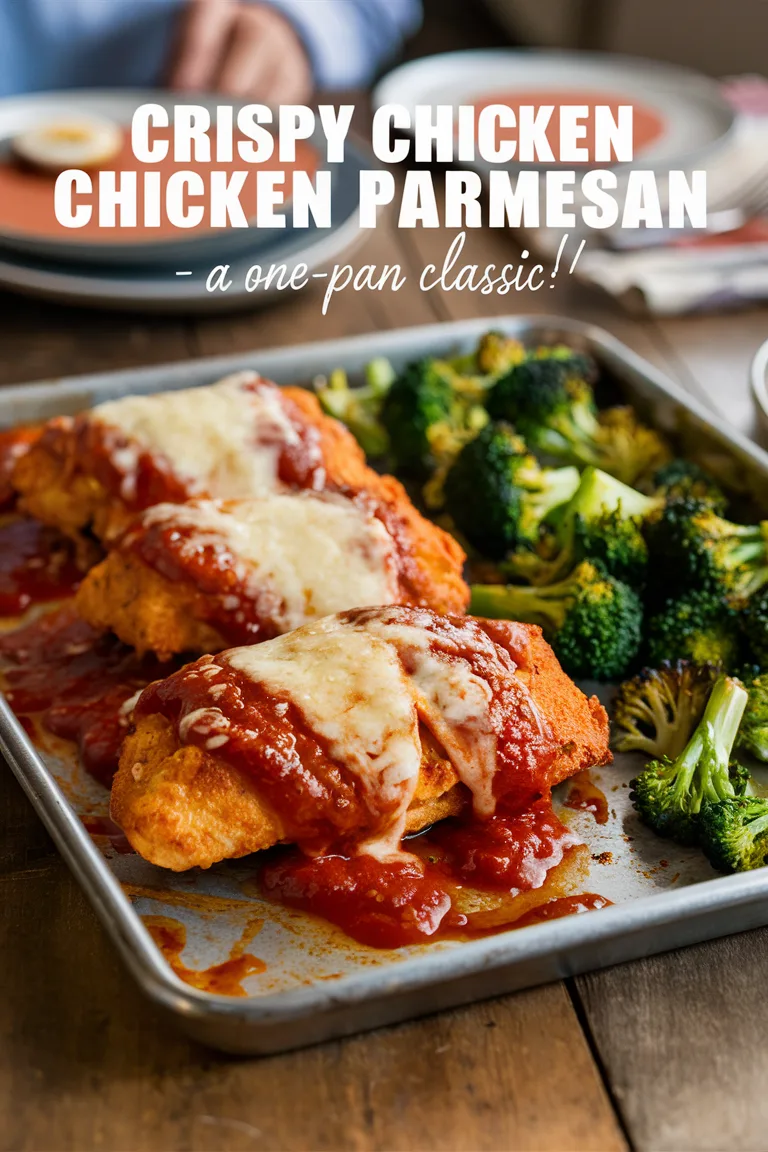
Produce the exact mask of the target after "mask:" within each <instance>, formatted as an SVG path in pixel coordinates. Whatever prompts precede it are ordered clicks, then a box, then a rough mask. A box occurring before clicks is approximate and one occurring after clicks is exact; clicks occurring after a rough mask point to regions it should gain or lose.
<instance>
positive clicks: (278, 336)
mask: <svg viewBox="0 0 768 1152" xmlns="http://www.w3.org/2000/svg"><path fill="white" fill-rule="evenodd" d="M443 46H446V47H450V46H451V45H450V44H449V43H446V44H444V45H443ZM449 242H450V237H447V236H446V235H445V234H444V233H442V231H439V230H438V231H421V230H416V231H414V232H412V233H405V232H397V231H396V230H394V229H393V228H392V225H391V221H390V222H386V221H385V222H383V224H382V226H381V228H380V229H379V230H377V231H376V232H375V233H373V234H372V235H371V236H370V238H369V239H368V240H367V242H366V245H365V246H364V247H363V248H361V249H360V250H358V251H357V252H356V254H355V263H356V264H357V265H360V264H361V263H365V262H368V261H370V262H374V263H375V262H379V263H381V262H385V261H388V262H389V263H392V262H394V261H398V260H399V261H401V262H402V264H403V267H404V268H408V269H410V270H411V272H413V271H414V270H418V269H420V268H421V267H422V266H423V264H424V263H426V262H428V261H431V262H436V263H439V262H441V261H442V257H443V255H444V253H445V251H446V248H447V246H448V243H449ZM515 252H516V249H515V246H514V242H513V241H512V240H511V239H510V238H509V237H508V236H506V235H504V234H499V233H493V234H491V233H488V232H483V231H479V232H477V233H470V234H469V241H468V245H467V249H466V259H467V260H468V261H470V262H477V263H480V264H485V263H487V262H496V263H503V262H504V261H505V260H506V259H514V256H515ZM414 281H415V278H414V276H413V275H412V276H411V277H410V279H409V285H408V287H407V288H406V289H403V290H402V291H401V292H400V293H398V294H396V295H391V294H389V293H387V294H382V295H378V294H371V293H364V294H363V293H361V294H359V295H356V294H349V293H348V294H345V296H344V297H343V298H337V299H336V300H335V301H334V303H333V304H332V306H331V309H330V311H329V314H328V316H327V317H325V318H323V317H321V315H320V300H319V296H318V293H317V292H309V293H307V294H306V295H302V296H297V297H294V298H292V299H290V300H288V301H286V302H284V303H281V304H280V305H278V306H276V307H274V308H271V309H270V310H268V311H264V312H254V313H252V314H249V315H244V316H237V317H215V318H211V319H201V320H195V321H186V320H157V319H144V318H135V317H133V318H131V317H122V316H119V315H114V316H112V315H109V314H105V315H103V316H101V315H96V314H93V313H90V312H85V311H80V310H77V309H71V308H63V307H56V306H53V305H45V304H40V303H36V302H33V301H25V300H22V299H20V298H14V297H10V296H5V295H3V296H0V383H9V382H18V381H22V380H32V379H37V378H41V377H46V378H51V377H57V376H61V375H65V374H71V373H79V372H85V371H92V370H97V369H108V368H119V367H124V366H128V365H139V364H148V363H153V362H154V363H157V362H162V361H167V360H176V359H183V358H187V357H193V356H201V355H208V354H217V353H224V352H228V351H234V350H238V349H249V348H253V349H258V348H263V347H266V346H268V345H277V344H283V343H291V344H293V343H298V342H303V341H308V340H312V339H317V338H330V337H334V336H341V335H351V334H354V333H362V332H372V333H374V335H373V337H372V341H371V350H372V352H375V348H376V344H375V332H376V331H377V330H383V329H386V328H392V327H397V326H401V325H409V324H417V323H424V322H430V321H434V320H451V319H457V318H460V317H465V316H476V315H481V316H488V317H491V316H492V315H494V314H500V313H503V312H526V313H531V312H536V313H548V314H554V313H560V314H566V315H569V316H576V317H579V318H582V319H589V320H592V321H594V322H596V323H600V324H602V325H603V326H604V327H606V328H608V329H609V330H610V331H612V332H613V333H614V334H616V335H617V336H619V337H620V338H621V339H623V340H625V341H626V342H627V343H628V344H629V345H630V346H632V347H633V348H634V349H636V350H637V351H638V352H640V353H641V354H642V355H644V356H646V357H648V358H649V359H651V360H652V361H653V362H654V363H655V364H657V365H658V366H660V367H662V368H663V369H664V370H666V371H667V372H668V373H669V374H670V375H672V376H674V377H675V378H676V379H678V380H679V381H680V382H681V383H682V384H683V385H684V386H685V387H686V388H688V389H690V390H691V391H692V392H696V393H697V394H698V395H699V396H701V397H703V398H704V399H706V401H707V402H708V403H709V404H711V406H712V407H713V409H714V410H715V411H716V412H717V413H718V414H720V416H721V417H722V418H724V419H731V420H733V421H734V422H735V423H737V424H738V425H739V427H741V428H742V429H743V430H745V431H750V430H753V428H754V422H753V412H752V408H751V405H750V402H749V393H748V389H747V378H746V369H747V365H748V362H749V358H750V356H751V354H752V352H753V351H754V350H755V348H756V347H757V345H758V344H759V343H760V342H761V341H762V339H764V338H765V336H766V335H768V312H766V311H765V310H762V309H753V310H751V311H746V312H742V313H738V314H734V315H730V316H723V317H717V318H714V319H713V318H709V317H706V318H696V319H686V320H675V321H668V322H665V323H659V322H651V321H642V322H640V321H637V320H630V319H628V318H627V317H626V316H625V315H623V314H622V313H621V312H619V311H618V310H617V309H616V307H615V306H614V305H613V304H612V303H611V302H610V301H608V300H606V299H605V298H604V297H602V296H599V295H597V294H596V293H591V292H589V291H587V290H585V289H583V288H580V287H579V286H578V285H577V284H575V283H574V282H565V283H559V284H558V285H557V287H556V288H555V289H554V290H552V291H550V290H549V289H547V290H545V291H543V292H541V293H537V294H526V295H525V296H522V297H508V298H506V299H505V300H504V299H501V300H500V299H496V298H488V297H478V296H476V295H470V294H461V293H456V292H453V293H445V292H435V293H429V294H422V293H420V292H419V291H418V290H417V289H416V287H415V282H414ZM256 363H258V361H256ZM767 947H768V931H758V932H752V933H748V934H744V935H742V936H737V937H732V938H730V939H727V940H721V941H717V942H714V943H711V944H705V945H700V946H697V947H695V948H689V949H687V950H684V951H681V952H677V953H674V954H670V955H666V956H659V957H655V958H651V959H648V960H642V961H638V962H636V963H633V964H627V965H623V966H621V967H617V968H614V969H610V970H606V971H602V972H598V973H594V974H591V975H588V976H584V977H581V978H579V979H576V980H573V981H569V982H568V983H567V985H566V984H556V985H551V986H549V987H545V988H540V989H534V990H532V991H528V992H523V993H519V994H516V995H514V996H508V997H504V998H502V999H498V1000H495V1001H491V1002H488V1003H485V1004H480V1005H476V1006H473V1007H469V1008H465V1009H462V1010H459V1011H455V1012H450V1013H445V1014H443V1015H441V1016H437V1017H433V1018H429V1019H425V1020H421V1021H418V1022H415V1023H411V1024H405V1025H402V1026H400V1027H396V1028H390V1029H385V1030H381V1031H379V1032H376V1033H372V1034H368V1035H364V1036H360V1037H353V1038H352V1039H349V1040H344V1041H340V1042H338V1043H333V1044H327V1045H324V1046H322V1047H318V1048H314V1049H310V1050H307V1051H304V1052H297V1053H291V1054H288V1055H283V1056H279V1057H273V1058H268V1059H260V1060H246V1059H230V1058H225V1057H222V1056H218V1055H216V1054H214V1053H211V1052H209V1051H206V1050H205V1049H203V1048H201V1047H199V1046H197V1045H195V1044H193V1043H191V1042H189V1041H187V1040H185V1039H184V1038H183V1037H181V1036H180V1035H179V1034H178V1033H177V1032H176V1031H175V1030H174V1028H173V1027H172V1026H171V1025H170V1024H169V1022H168V1021H167V1020H166V1019H165V1018H164V1017H163V1016H162V1015H161V1014H160V1013H159V1011H158V1010H156V1009H155V1008H153V1007H152V1006H151V1005H149V1004H148V1003H146V1002H145V1001H144V1000H143V999H142V997H141V996H140V994H139V993H138V991H137V990H136V988H135V987H134V985H133V982H132V981H131V979H130V977H129V976H128V974H127V973H126V972H125V971H124V970H123V968H122V966H121V964H120V962H119V961H118V959H117V957H116V955H115V953H114V951H113V949H112V948H111V946H110V944H109V942H108V941H107V939H106V937H105V936H104V933H103V932H102V930H101V928H100V926H99V925H98V923H97V921H96V919H95V917H94V915H93V913H92V912H91V910H90V908H89V906H88V904H87V903H86V901H85V898H84V897H83V895H82V894H81V892H80V891H79V889H78V887H77V885H76V884H75V883H74V881H73V879H72V878H71V877H70V875H69V873H68V871H67V869H66V867H65V866H64V864H63V863H62V862H61V861H60V859H59V858H58V856H57V854H56V852H55V850H54V849H53V846H52V844H51V842H50V840H49V838H48V836H47V834H46V833H45V831H44V830H43V828H42V825H41V824H40V823H39V821H38V819H37V818H36V816H35V815H34V813H33V811H32V809H31V807H30V805H29V804H28V802H27V800H26V799H25V797H24V796H23V794H22V793H21V790H20V789H19V787H18V785H17V784H16V782H15V781H14V779H13V777H12V775H11V773H10V771H9V770H8V769H7V768H6V767H5V766H2V765H0V972H1V973H2V996H0V1149H3V1150H5V1152H11V1150H12V1152H16V1150H22V1149H23V1150H29V1152H48V1150H54V1152H58V1150H59V1149H61V1150H68V1152H69V1150H72V1152H91V1150H96V1149H107V1150H110V1149H115V1150H123V1149H125V1150H131V1152H133V1150H136V1152H145V1150H146V1152H154V1150H165V1149H172V1150H180V1152H181V1150H187V1149H189V1150H195V1152H197V1150H201V1152H207V1150H211V1152H214V1150H219V1149H222V1150H230V1149H231V1150H239V1149H286V1150H293V1149H297V1150H303V1149H323V1150H324V1149H329V1150H332V1149H354V1150H357V1149H360V1150H368V1149H371V1150H374V1149H375V1150H388V1149H392V1150H400V1149H402V1150H406V1152H410V1150H418V1149H430V1150H431V1149H440V1150H453V1149H455V1150H457V1152H458V1150H467V1152H472V1150H474V1149H478V1150H480V1149H483V1150H485V1149H488V1150H494V1152H495V1150H508V1149H515V1150H517V1149H519V1150H527V1149H536V1150H539V1149H541V1150H552V1152H558V1150H569V1149H573V1150H577V1149H578V1150H581V1149H589V1150H595V1152H602V1150H606V1152H607V1150H613V1149H624V1148H627V1147H634V1148H637V1149H641V1150H644V1152H645V1150H647V1152H655V1150H667V1149H669V1150H670V1152H672V1150H674V1152H678V1150H680V1152H682V1150H686V1149H713V1150H715V1149H739V1150H742V1149H743V1150H755V1152H758V1150H762V1149H766V1148H768V1092H766V1091H765V1089H764V1084H765V1083H766V1081H768V1045H766V1041H765V1037H766V1036H767V1035H768V1006H766V1005H767V1004H768V1001H766V999H764V997H763V991H764V987H765V980H766V967H767V965H766V960H765V956H766V949H767Z"/></svg>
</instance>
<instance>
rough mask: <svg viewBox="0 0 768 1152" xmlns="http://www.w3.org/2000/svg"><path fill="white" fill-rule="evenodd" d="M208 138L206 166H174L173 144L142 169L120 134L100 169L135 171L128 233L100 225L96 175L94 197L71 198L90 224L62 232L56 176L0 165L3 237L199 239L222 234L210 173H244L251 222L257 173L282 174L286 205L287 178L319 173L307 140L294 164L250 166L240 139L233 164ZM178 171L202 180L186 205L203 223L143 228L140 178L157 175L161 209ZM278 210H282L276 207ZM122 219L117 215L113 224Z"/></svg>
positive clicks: (158, 133) (132, 241) (131, 241)
mask: <svg viewBox="0 0 768 1152" xmlns="http://www.w3.org/2000/svg"><path fill="white" fill-rule="evenodd" d="M210 135H211V137H212V143H211V156H212V159H211V161H210V163H202V162H201V163H197V162H196V161H194V160H188V161H184V162H181V161H179V162H176V161H174V159H173V142H172V141H171V147H170V149H169V155H168V156H167V157H166V158H165V159H164V160H160V161H159V162H158V163H156V164H142V163H141V161H139V160H137V159H136V157H135V156H134V154H133V149H132V147H131V136H130V132H129V131H127V130H126V131H125V132H124V134H123V146H122V149H121V151H120V152H119V153H118V154H117V155H116V156H114V157H113V158H112V159H110V160H108V161H107V162H106V163H105V164H104V165H102V167H104V168H107V169H109V170H110V171H115V172H137V173H138V180H137V193H138V195H137V218H136V226H135V227H132V228H119V227H115V228H106V227H105V228H102V227H100V226H99V212H98V202H99V196H98V174H97V173H95V172H94V173H92V180H93V195H92V196H88V197H87V198H84V197H75V202H76V203H87V204H92V205H93V212H92V213H91V219H90V220H89V221H88V223H87V224H85V225H84V226H83V227H82V228H65V227H64V226H63V225H62V224H59V222H58V220H57V219H56V214H55V211H54V201H53V190H54V185H55V183H56V175H57V174H56V173H50V172H43V171H39V170H37V169H35V168H31V167H28V166H27V165H25V164H22V163H19V162H18V161H16V160H15V159H14V158H13V157H12V158H10V159H8V160H3V161H1V162H0V226H1V227H2V228H3V230H4V231H6V232H14V233H16V234H17V235H21V236H40V237H42V236H45V237H51V238H53V239H55V240H59V241H64V242H66V241H70V242H72V243H82V242H83V241H84V240H85V241H87V242H88V243H90V244H126V245H132V246H133V245H136V244H146V243H151V242H152V241H153V240H154V241H157V240H169V239H184V237H185V234H186V236H190V235H192V236H199V235H201V234H203V233H206V232H211V231H216V232H219V231H222V230H221V229H211V226H210V223H209V218H210V199H211V196H210V184H209V180H208V174H209V172H211V171H212V170H216V171H221V172H227V173H232V172H243V171H247V172H248V179H247V181H246V183H245V185H244V187H243V190H242V192H241V193H240V203H241V204H242V206H243V211H244V213H245V215H246V217H247V218H248V219H249V220H251V219H252V218H253V217H255V213H256V173H257V172H265V171H269V172H277V171H280V172H284V173H285V184H284V185H283V188H284V191H285V198H286V201H289V200H290V194H291V177H292V174H293V173H294V172H299V171H303V172H308V173H309V174H310V176H314V174H315V172H316V171H317V167H318V161H319V157H318V154H317V151H316V150H315V148H314V147H313V146H312V145H311V144H309V143H307V141H302V140H299V141H297V143H296V160H295V161H294V162H293V163H291V162H289V161H281V160H279V159H277V158H276V157H275V156H273V157H272V158H271V159H270V160H268V161H265V162H264V163H262V164H248V163H246V162H245V161H244V160H241V159H240V156H239V155H238V152H237V144H238V143H239V141H240V140H242V139H244V137H242V136H238V137H237V139H236V140H235V147H234V150H233V154H234V160H232V161H229V162H226V161H218V160H216V158H215V157H216V134H215V133H210ZM153 138H154V139H156V140H163V139H168V138H169V132H168V130H165V131H164V130H163V129H156V130H155V131H154V132H153ZM177 171H187V172H198V173H199V174H200V175H201V176H202V178H203V187H204V192H203V194H202V195H201V196H197V195H196V196H193V197H190V198H189V199H190V204H191V205H194V206H197V205H201V206H202V207H203V209H204V212H203V219H202V222H201V224H200V225H198V226H197V227H196V228H185V229H180V228H177V227H175V225H173V224H172V223H171V222H170V221H169V220H168V219H167V216H166V213H165V212H164V211H161V212H160V221H159V225H158V226H157V227H154V226H147V225H145V224H144V174H145V173H146V172H157V173H158V174H159V176H160V188H161V193H160V197H161V205H162V204H163V203H164V200H165V191H164V190H165V187H166V185H167V183H168V180H169V178H170V176H171V175H172V174H173V173H174V172H177ZM276 211H277V212H279V211H281V209H280V207H279V206H278V207H277V208H276ZM119 220H120V217H119V215H117V222H118V223H119Z"/></svg>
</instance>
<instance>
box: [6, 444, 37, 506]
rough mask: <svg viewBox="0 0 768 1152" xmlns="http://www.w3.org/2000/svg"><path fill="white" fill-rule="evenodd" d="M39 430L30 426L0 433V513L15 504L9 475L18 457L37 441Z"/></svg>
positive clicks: (14, 494) (14, 495)
mask: <svg viewBox="0 0 768 1152" xmlns="http://www.w3.org/2000/svg"><path fill="white" fill-rule="evenodd" d="M40 433H41V428H36V427H32V426H27V427H21V428H5V429H3V430H2V431H0V512H7V511H9V510H10V509H11V508H13V506H14V504H15V503H16V493H15V492H14V490H13V487H12V485H11V474H12V473H13V468H14V465H15V463H16V461H17V460H18V459H19V457H20V456H23V455H24V453H25V452H26V451H27V450H28V449H29V448H30V447H31V446H32V444H34V442H35V440H37V439H39V437H40Z"/></svg>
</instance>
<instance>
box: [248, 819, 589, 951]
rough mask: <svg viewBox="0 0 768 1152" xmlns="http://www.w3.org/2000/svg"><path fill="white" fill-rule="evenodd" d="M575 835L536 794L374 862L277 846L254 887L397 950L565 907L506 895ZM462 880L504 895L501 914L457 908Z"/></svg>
mask: <svg viewBox="0 0 768 1152" xmlns="http://www.w3.org/2000/svg"><path fill="white" fill-rule="evenodd" d="M578 843H579V841H578V840H577V839H576V837H575V836H574V835H573V833H572V832H571V831H570V830H569V829H568V828H567V827H566V826H565V825H564V824H562V823H561V822H560V821H559V820H558V818H557V817H556V816H555V814H554V812H553V811H552V807H551V804H550V801H549V800H548V799H541V800H537V801H536V802H535V803H533V804H531V805H530V806H528V807H526V808H525V809H523V810H522V811H518V812H515V813H507V814H500V815H498V816H494V817H493V818H492V819H491V820H488V821H484V822H476V821H468V822H459V821H447V822H445V823H444V824H441V825H438V826H436V827H435V828H433V829H432V830H431V831H429V832H427V833H425V834H424V835H423V836H421V837H418V838H415V839H409V840H408V848H409V849H412V850H414V851H415V852H416V853H417V858H411V859H408V858H404V859H403V860H396V861H386V862H382V861H379V860H376V859H374V858H373V857H371V856H362V855H361V856H353V857H349V858H348V857H345V856H321V857H316V858H311V857H308V856H305V855H303V854H302V853H301V852H299V851H297V850H287V851H281V852H278V853H277V854H273V859H272V860H271V861H270V862H269V863H268V864H266V865H264V867H262V869H261V872H260V874H259V886H260V890H261V892H262V894H263V895H264V896H266V897H267V898H268V899H271V900H273V901H275V902H276V903H280V904H285V905H288V906H289V907H291V908H298V909H301V910H302V911H305V912H311V913H314V914H315V915H317V916H320V917H322V918H323V919H325V920H329V921H330V922H331V923H332V924H335V925H336V926H337V927H338V928H341V929H342V931H343V932H345V933H346V934H347V935H348V936H351V937H352V938H353V939H354V940H357V941H359V942H360V943H362V944H367V945H369V946H371V947H374V948H401V947H403V946H404V945H408V944H419V943H426V942H427V941H430V940H436V939H445V938H467V937H470V938H471V937H477V936H484V935H489V934H490V933H492V932H498V931H502V930H504V929H506V928H510V927H522V926H523V924H524V923H533V922H534V920H533V919H529V918H528V917H529V916H533V915H534V913H536V914H538V915H540V917H541V918H542V919H547V918H551V917H553V916H555V915H565V914H566V911H565V905H564V904H561V901H560V900H559V899H553V900H550V901H549V902H545V903H543V905H541V906H540V907H538V908H535V909H532V910H531V912H530V913H527V912H526V911H525V909H524V908H522V910H521V906H520V905H519V904H518V906H517V907H515V904H514V898H515V897H519V896H522V894H524V893H529V892H533V891H535V890H537V889H539V888H541V887H542V885H543V884H544V883H545V882H546V880H547V877H548V874H549V872H550V871H551V870H552V869H553V868H555V867H557V866H558V865H559V864H561V863H562V862H563V861H564V860H565V858H566V855H567V854H568V853H569V852H570V851H572V850H573V849H574V848H575V847H576V846H577V844H578ZM465 887H469V888H471V889H472V890H473V891H474V890H481V891H482V890H486V891H487V892H489V893H493V894H496V893H502V894H505V895H506V896H508V897H509V898H510V899H509V903H508V906H505V907H507V917H506V918H505V914H504V911H503V910H502V912H501V913H500V914H499V915H494V916H492V917H491V918H489V916H488V914H487V910H486V909H485V908H483V907H482V902H480V903H479V904H478V905H477V911H465V910H462V907H461V904H462V902H461V890H462V889H463V888H465ZM566 899H568V900H573V901H574V902H573V904H572V905H569V907H570V910H571V911H572V912H585V911H588V910H589V909H591V908H593V907H594V908H602V907H604V906H605V905H606V904H608V903H609V901H607V900H605V901H603V900H602V897H597V896H595V897H592V896H591V895H590V896H585V897H573V898H571V897H568V898H566ZM580 901H581V903H579V902H580ZM601 901H602V902H601ZM497 903H498V902H497ZM491 904H493V902H491ZM555 905H557V906H559V907H561V908H562V910H561V911H556V910H555V908H554V906H555ZM551 906H552V910H551V911H550V913H549V914H547V913H546V911H545V909H547V908H550V907H551Z"/></svg>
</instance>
